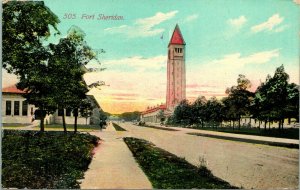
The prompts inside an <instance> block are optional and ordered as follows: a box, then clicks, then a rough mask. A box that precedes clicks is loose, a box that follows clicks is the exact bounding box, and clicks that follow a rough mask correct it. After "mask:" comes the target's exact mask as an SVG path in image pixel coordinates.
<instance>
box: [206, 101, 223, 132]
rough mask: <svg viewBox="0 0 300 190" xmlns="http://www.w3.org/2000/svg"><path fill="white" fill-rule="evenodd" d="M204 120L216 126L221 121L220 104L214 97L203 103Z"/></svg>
mask: <svg viewBox="0 0 300 190" xmlns="http://www.w3.org/2000/svg"><path fill="white" fill-rule="evenodd" d="M205 107H206V108H205V114H206V120H207V121H208V122H210V123H212V124H213V126H218V125H219V124H220V123H221V122H222V119H223V117H222V108H223V106H222V104H221V102H220V101H219V100H217V98H216V97H212V98H210V99H209V100H208V101H207V103H206V105H205Z"/></svg>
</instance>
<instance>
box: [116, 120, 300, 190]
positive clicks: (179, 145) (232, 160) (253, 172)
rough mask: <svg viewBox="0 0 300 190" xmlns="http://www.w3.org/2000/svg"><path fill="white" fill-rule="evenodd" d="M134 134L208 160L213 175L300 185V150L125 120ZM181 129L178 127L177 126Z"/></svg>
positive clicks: (194, 160) (191, 158)
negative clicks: (141, 124)
mask: <svg viewBox="0 0 300 190" xmlns="http://www.w3.org/2000/svg"><path fill="white" fill-rule="evenodd" d="M120 126H121V127H123V128H124V129H126V130H127V131H128V132H129V134H130V135H131V136H132V137H136V138H141V139H145V140H147V141H150V142H152V143H153V144H155V145H157V147H159V148H162V149H164V150H166V151H168V152H170V153H172V154H175V155H176V156H178V157H180V158H185V159H186V160H187V161H188V162H189V163H191V164H193V165H195V166H198V165H199V161H200V160H202V159H204V160H206V161H207V167H208V169H209V170H211V171H212V173H213V175H215V176H217V177H219V178H221V179H223V180H225V181H227V182H229V183H230V184H231V185H233V186H237V187H241V186H242V187H243V188H247V189H251V188H254V189H283V188H290V189H298V183H299V171H298V168H299V160H298V159H299V150H298V149H291V148H283V147H276V146H268V145H259V144H254V143H243V142H237V141H231V140H222V139H216V138H208V137H203V136H195V135H188V134H186V132H185V131H165V130H159V129H153V128H148V127H140V126H136V125H132V124H131V123H128V122H127V123H121V124H120ZM176 129H177V128H176Z"/></svg>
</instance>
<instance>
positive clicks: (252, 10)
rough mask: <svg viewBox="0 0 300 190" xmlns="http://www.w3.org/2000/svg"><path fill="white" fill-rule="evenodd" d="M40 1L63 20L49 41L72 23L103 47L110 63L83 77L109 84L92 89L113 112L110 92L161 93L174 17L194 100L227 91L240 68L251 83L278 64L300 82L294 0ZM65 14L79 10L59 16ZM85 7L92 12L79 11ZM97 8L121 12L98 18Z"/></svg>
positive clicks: (155, 97) (139, 96) (116, 95)
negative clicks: (103, 68)
mask: <svg viewBox="0 0 300 190" xmlns="http://www.w3.org/2000/svg"><path fill="white" fill-rule="evenodd" d="M45 4H46V6H48V7H49V8H50V9H51V10H52V11H53V12H54V13H55V14H56V15H57V16H58V17H59V19H60V21H61V22H60V23H59V25H58V29H59V30H60V32H61V33H62V35H61V36H57V37H56V38H50V39H49V41H51V42H54V41H56V42H57V41H58V39H59V37H63V36H65V35H66V33H67V30H68V29H69V28H70V27H71V26H72V25H76V26H78V27H80V28H81V29H82V30H83V31H84V32H85V33H86V40H87V42H88V44H89V45H90V46H91V47H92V48H94V49H101V48H103V49H104V50H105V51H106V53H105V54H102V55H101V56H100V60H101V62H102V64H103V66H104V67H106V68H107V70H106V71H104V72H102V73H96V74H95V73H94V74H89V75H88V76H86V80H87V81H92V80H96V79H97V80H98V79H99V80H105V81H106V82H107V83H108V84H110V87H109V88H103V89H102V91H101V92H100V93H99V92H94V93H95V94H97V96H98V99H99V100H100V101H101V102H102V104H104V107H105V108H106V109H108V111H111V112H114V111H115V112H118V110H113V109H111V107H113V106H109V105H111V104H110V102H111V101H112V100H114V102H116V101H119V103H123V104H124V105H125V104H126V103H128V102H129V104H130V105H131V106H133V108H132V109H133V110H134V109H139V110H141V109H142V107H145V106H146V105H149V104H150V105H151V104H152V105H154V104H156V103H160V102H164V101H165V100H164V99H165V90H166V64H167V61H166V59H167V58H166V54H167V46H168V42H169V38H170V35H171V34H172V31H173V29H174V27H175V25H176V23H178V24H179V26H180V29H181V32H182V34H183V37H184V39H185V41H186V44H187V45H186V68H187V74H186V76H187V85H188V87H187V97H188V98H189V99H191V100H192V99H194V98H195V97H197V96H199V95H205V96H207V97H209V96H217V97H222V96H224V91H225V89H226V87H229V86H232V85H235V83H236V79H237V76H238V74H245V75H246V77H248V78H249V79H250V80H251V81H252V82H253V84H254V88H255V87H256V86H257V85H258V84H259V81H264V80H265V77H266V75H267V74H271V75H272V74H273V73H274V71H275V68H276V67H278V66H280V65H281V64H284V66H285V69H286V71H287V72H288V74H289V75H290V78H291V81H292V82H296V83H298V84H299V5H297V4H296V3H294V2H293V0H189V1H184V0H172V1H171V0H160V1H158V0H142V1H141V0H105V1H104V0H76V1H74V0H46V1H45ZM65 14H75V15H76V18H75V19H64V18H63V17H64V15H65ZM83 14H87V15H95V18H94V19H81V17H82V15H83ZM99 14H104V15H106V16H110V15H118V16H123V18H124V20H106V21H104V20H97V17H98V15H99ZM162 35H163V39H161V38H160V37H161V36H162ZM91 66H93V65H91ZM123 87H124V88H123ZM122 94H123V96H122V98H123V99H122V98H120V97H121V95H122ZM126 94H127V96H126ZM133 94H135V95H133ZM129 97H130V98H129ZM126 98H127V99H126ZM150 100H151V101H150ZM118 105H120V104H118ZM135 105H136V106H135Z"/></svg>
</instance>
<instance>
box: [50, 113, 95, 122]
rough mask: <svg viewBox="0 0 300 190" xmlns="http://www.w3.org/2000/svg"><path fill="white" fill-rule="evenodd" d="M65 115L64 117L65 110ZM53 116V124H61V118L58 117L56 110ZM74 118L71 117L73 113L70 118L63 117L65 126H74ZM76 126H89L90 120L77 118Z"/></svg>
mask: <svg viewBox="0 0 300 190" xmlns="http://www.w3.org/2000/svg"><path fill="white" fill-rule="evenodd" d="M65 115H66V110H65ZM53 116H54V123H57V124H62V123H63V121H62V116H58V110H57V111H56V112H55V113H54V114H53ZM74 121H75V117H74V116H73V113H71V116H65V122H66V124H74ZM77 124H78V125H85V124H88V125H89V124H90V118H87V120H86V118H84V117H80V116H79V117H77Z"/></svg>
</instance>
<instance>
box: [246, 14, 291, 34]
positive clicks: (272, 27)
mask: <svg viewBox="0 0 300 190" xmlns="http://www.w3.org/2000/svg"><path fill="white" fill-rule="evenodd" d="M283 20H284V18H283V17H281V16H280V15H279V14H274V15H273V16H271V17H270V18H268V20H267V21H266V22H263V23H261V24H258V25H255V26H252V27H251V31H252V32H254V33H257V32H262V31H273V32H281V31H283V30H284V29H285V28H284V29H279V30H278V28H277V26H278V25H280V24H281V23H282V21H283ZM276 29H277V31H276Z"/></svg>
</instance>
